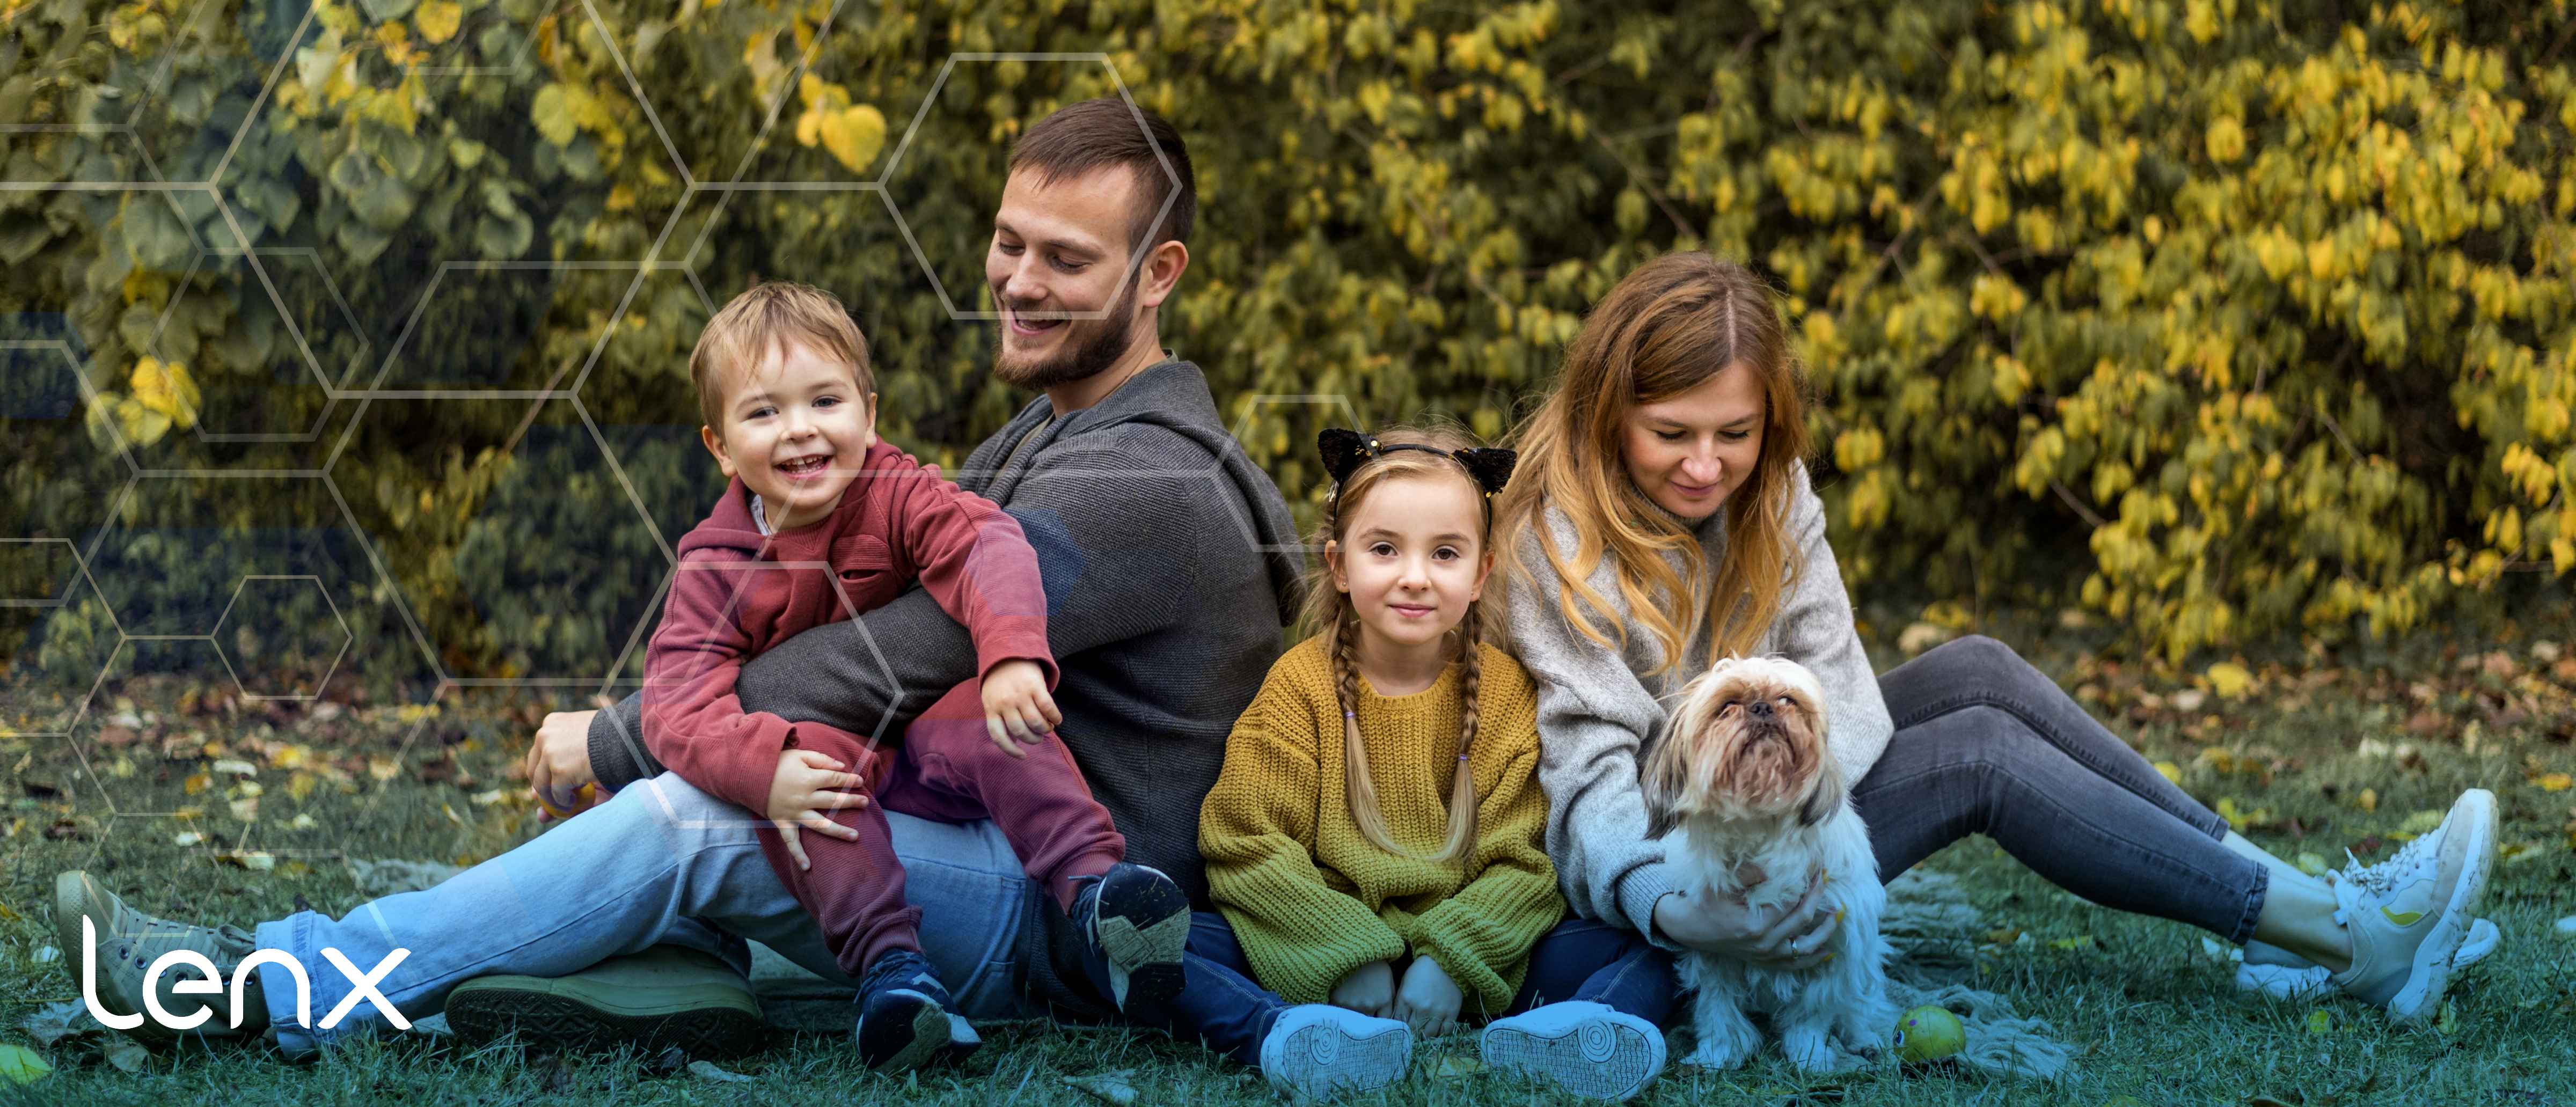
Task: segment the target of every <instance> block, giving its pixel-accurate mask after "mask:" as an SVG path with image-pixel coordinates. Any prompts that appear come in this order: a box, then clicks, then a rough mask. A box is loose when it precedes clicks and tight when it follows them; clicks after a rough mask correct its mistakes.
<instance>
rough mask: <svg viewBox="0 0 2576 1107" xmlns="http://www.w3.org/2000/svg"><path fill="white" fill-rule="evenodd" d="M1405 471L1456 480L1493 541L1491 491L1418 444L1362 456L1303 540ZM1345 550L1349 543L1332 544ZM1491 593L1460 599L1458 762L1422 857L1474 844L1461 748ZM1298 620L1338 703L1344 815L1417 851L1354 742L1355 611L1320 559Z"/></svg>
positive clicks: (1317, 537) (1365, 830) (1472, 807)
mask: <svg viewBox="0 0 2576 1107" xmlns="http://www.w3.org/2000/svg"><path fill="white" fill-rule="evenodd" d="M1371 437H1374V438H1376V439H1377V440H1378V441H1379V442H1380V443H1383V444H1385V445H1389V446H1393V445H1397V444H1412V445H1418V446H1431V447H1434V448H1437V449H1441V450H1461V449H1465V448H1467V447H1469V446H1473V445H1475V443H1473V442H1470V441H1468V440H1467V438H1466V436H1464V435H1461V434H1457V433H1455V432H1451V431H1445V430H1420V429H1416V428H1412V427H1390V428H1387V429H1385V430H1381V431H1378V432H1376V433H1375V434H1373V435H1372V436H1371ZM1407 477H1435V478H1446V479H1451V480H1457V481H1462V482H1464V483H1465V484H1466V486H1467V494H1468V495H1471V496H1474V497H1476V511H1477V515H1478V517H1479V518H1481V519H1482V520H1483V522H1484V531H1483V533H1482V534H1481V535H1479V537H1478V541H1479V542H1480V543H1482V544H1483V545H1484V547H1485V549H1484V550H1482V551H1479V552H1480V553H1481V552H1490V551H1491V550H1492V549H1493V530H1494V526H1493V523H1494V512H1493V503H1492V497H1489V496H1486V495H1485V494H1484V492H1483V490H1482V489H1480V488H1479V487H1478V486H1477V485H1476V482H1475V479H1474V478H1472V477H1470V476H1469V475H1468V474H1467V470H1466V467H1465V466H1463V465H1461V464H1459V463H1458V462H1456V461H1454V460H1451V459H1449V458H1444V457H1441V456H1439V455H1437V454H1429V453H1424V452H1422V451H1420V450H1389V451H1387V452H1385V453H1382V454H1379V455H1378V456H1376V457H1373V458H1371V459H1369V460H1368V461H1367V462H1364V463H1362V464H1361V465H1360V467H1359V468H1357V469H1353V470H1351V473H1350V475H1349V476H1348V477H1347V478H1345V479H1343V480H1342V481H1341V482H1339V483H1338V484H1336V485H1335V486H1334V487H1333V491H1332V494H1331V495H1329V496H1327V497H1325V499H1324V517H1323V521H1322V522H1321V523H1320V524H1319V525H1318V526H1317V527H1316V528H1315V533H1314V535H1313V536H1312V537H1311V538H1310V539H1309V540H1308V543H1307V544H1308V545H1310V546H1313V547H1315V548H1317V549H1321V548H1322V547H1323V545H1324V543H1326V542H1335V543H1339V542H1341V541H1342V531H1343V526H1342V524H1343V523H1344V521H1346V520H1349V519H1351V518H1354V517H1356V516H1357V515H1358V514H1359V508H1360V504H1361V503H1362V502H1364V501H1366V500H1367V499H1368V495H1369V492H1370V491H1371V490H1372V489H1375V488H1376V487H1378V486H1379V485H1382V484H1385V483H1386V482H1388V481H1393V480H1400V479H1403V478H1407ZM1338 552H1340V553H1341V554H1342V555H1343V556H1345V557H1347V556H1349V548H1348V547H1347V546H1346V545H1345V546H1341V547H1339V548H1338ZM1492 595H1493V591H1492V590H1491V589H1487V590H1486V591H1485V593H1484V595H1483V597H1480V598H1478V599H1477V600H1476V601H1475V602H1473V603H1470V604H1468V605H1467V615H1466V617H1465V618H1463V619H1461V620H1459V621H1458V626H1457V628H1456V633H1457V635H1458V661H1459V663H1460V664H1461V665H1463V666H1464V667H1465V671H1464V672H1462V673H1461V674H1460V676H1461V677H1462V678H1463V679H1462V680H1461V682H1460V687H1459V695H1460V698H1461V699H1463V700H1465V701H1466V709H1465V710H1464V711H1463V712H1461V713H1460V723H1459V727H1458V768H1457V771H1456V772H1455V774H1454V775H1452V776H1451V778H1450V782H1449V830H1448V835H1447V837H1446V838H1445V839H1444V840H1443V841H1442V842H1441V844H1440V850H1439V852H1438V853H1434V854H1431V855H1429V857H1428V858H1427V859H1428V860H1432V861H1437V862H1439V863H1441V864H1444V865H1445V864H1457V863H1460V862H1463V861H1465V860H1466V859H1467V855H1468V854H1469V853H1470V852H1471V851H1473V850H1474V849H1475V846H1476V777H1475V774H1474V773H1473V772H1471V771H1469V769H1468V766H1467V750H1468V748H1469V747H1470V746H1472V745H1473V744H1474V743H1475V741H1476V715H1477V707H1478V703H1477V694H1478V692H1479V691H1480V690H1481V686H1482V684H1483V683H1484V675H1485V673H1484V659H1483V657H1481V656H1480V651H1478V650H1477V648H1476V646H1477V643H1479V642H1481V641H1483V640H1484V636H1485V627H1486V626H1487V625H1488V624H1489V623H1490V622H1491V620H1490V619H1489V618H1487V614H1486V610H1485V609H1486V605H1487V604H1488V603H1489V602H1490V597H1491V596H1492ZM1304 622H1305V623H1306V625H1307V626H1309V627H1312V628H1314V630H1315V633H1317V634H1320V635H1322V636H1323V637H1324V656H1326V657H1327V658H1329V659H1331V661H1332V666H1333V693H1334V695H1335V697H1336V698H1337V699H1338V700H1339V702H1340V704H1341V709H1342V780H1343V783H1344V791H1345V792H1346V793H1347V795H1348V802H1349V805H1350V810H1351V822H1352V823H1353V824H1355V825H1357V826H1358V827H1359V830H1360V835H1361V836H1362V837H1364V838H1367V839H1368V840H1369V844H1371V845H1374V846H1376V847H1377V848H1379V849H1382V850H1385V851H1387V852H1388V853H1392V854H1395V855H1396V856H1399V857H1423V856H1424V855H1422V854H1418V853H1415V852H1414V851H1412V850H1409V849H1406V848H1404V847H1403V846H1400V845H1397V844H1396V842H1395V839H1394V837H1393V836H1391V835H1389V834H1388V833H1387V832H1386V816H1385V814H1384V813H1383V811H1382V810H1381V809H1380V808H1379V807H1378V802H1377V783H1376V782H1375V781H1373V780H1371V779H1370V778H1369V763H1368V747H1366V746H1365V745H1363V744H1361V742H1360V721H1359V683H1360V676H1359V669H1358V668H1357V667H1356V666H1354V665H1353V664H1352V662H1351V658H1352V656H1353V654H1354V653H1356V652H1357V650H1358V648H1359V633H1360V630H1359V627H1360V623H1359V619H1358V617H1357V616H1355V615H1353V614H1352V612H1351V598H1350V596H1349V595H1348V594H1346V593H1344V592H1343V591H1342V590H1341V589H1340V588H1339V587H1336V586H1335V585H1334V583H1333V571H1332V567H1331V566H1330V565H1326V566H1325V567H1323V568H1322V569H1321V570H1320V571H1318V572H1317V573H1316V574H1315V575H1314V576H1313V577H1312V578H1311V579H1310V580H1309V582H1308V587H1307V589H1306V612H1305V616H1304Z"/></svg>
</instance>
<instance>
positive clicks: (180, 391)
mask: <svg viewBox="0 0 2576 1107" xmlns="http://www.w3.org/2000/svg"><path fill="white" fill-rule="evenodd" d="M129 383H131V384H132V385H133V386H134V399H135V402H137V403H140V404H142V405H143V406H144V407H146V408H150V409H151V410H153V411H156V412H159V413H161V414H163V415H166V416H169V417H170V421H171V422H173V423H175V424H177V425H178V426H180V427H183V428H184V427H186V426H188V425H189V424H191V423H194V422H196V421H197V382H195V381H193V380H190V379H189V378H188V367H187V366H184V365H181V364H179V363H178V362H175V361H168V362H165V361H162V360H161V359H160V358H156V357H147V358H144V359H143V360H141V361H138V362H135V363H134V374H133V376H132V377H131V378H130V381H129Z"/></svg>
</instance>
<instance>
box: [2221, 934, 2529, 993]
mask: <svg viewBox="0 0 2576 1107" xmlns="http://www.w3.org/2000/svg"><path fill="white" fill-rule="evenodd" d="M2502 944H2504V934H2503V932H2501V931H2498V930H2497V929H2496V924H2494V923H2492V922H2489V921H2487V920H2485V919H2472V920H2470V921H2469V936H2468V938H2467V939H2466V940H2464V941H2462V942H2461V943H2460V951H2459V952H2458V953H2454V954H2452V955H2451V973H2452V975H2454V976H2456V975H2458V974H2459V973H2461V972H2462V971H2464V970H2466V969H2467V968H2468V967H2469V966H2471V965H2474V964H2477V963H2478V962H2480V961H2483V960H2486V956H2487V955H2488V954H2490V953H2494V952H2495V950H2496V947H2497V946H2499V945H2502ZM2236 986H2237V987H2238V988H2239V989H2241V990H2244V991H2248V992H2262V993H2264V994H2266V995H2269V996H2271V997H2273V998H2275V999H2287V1000H2294V1001H2306V1000H2313V999H2323V998H2325V996H2326V995H2327V994H2329V993H2331V992H2333V991H2334V972H2333V971H2332V970H2330V969H2328V968H2326V967H2325V966H2323V965H2320V964H2317V963H2316V962H2313V961H2310V960H2308V959H2307V958H2305V957H2301V956H2299V955H2298V954H2295V953H2292V952H2290V951H2288V950H2286V949H2282V948H2280V947H2278V946H2269V945H2265V944H2263V943H2261V942H2247V943H2245V963H2244V964H2241V965H2238V966H2236Z"/></svg>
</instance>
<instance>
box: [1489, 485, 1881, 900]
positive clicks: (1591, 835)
mask: <svg viewBox="0 0 2576 1107" xmlns="http://www.w3.org/2000/svg"><path fill="white" fill-rule="evenodd" d="M1797 482H1798V486H1797V491H1796V493H1795V494H1794V496H1793V497H1792V499H1791V506H1790V510H1789V526H1788V533H1789V535H1790V536H1791V538H1792V539H1793V540H1794V541H1796V543H1797V546H1798V555H1799V556H1797V557H1796V558H1794V559H1793V560H1792V564H1793V565H1794V566H1795V567H1796V571H1797V577H1796V579H1795V581H1793V582H1792V583H1791V584H1790V586H1789V589H1788V592H1787V594H1786V595H1785V596H1784V597H1783V599H1782V601H1781V606H1780V612H1779V614H1778V616H1776V617H1775V618H1774V619H1773V620H1772V623H1771V627H1770V629H1768V630H1766V631H1764V632H1763V635H1762V639H1761V641H1760V642H1759V643H1758V644H1757V645H1756V647H1755V652H1756V653H1761V654H1779V655H1782V656H1785V657H1788V658H1789V659H1791V660H1793V661H1796V662H1798V663H1799V664H1802V665H1805V666H1806V667H1807V668H1808V669H1810V670H1813V671H1814V672H1815V674H1816V679H1817V680H1818V681H1820V682H1821V683H1822V684H1823V685H1824V689H1825V710H1826V714H1827V722H1826V726H1827V733H1826V746H1827V748H1828V749H1829V750H1830V751H1831V752H1832V753H1833V756H1834V760H1835V761H1836V762H1837V763H1838V764H1840V766H1841V767H1842V771H1843V780H1844V781H1845V782H1846V783H1849V784H1858V783H1859V782H1860V779H1861V777H1862V776H1863V775H1864V774H1866V773H1868V772H1869V768H1870V766H1871V765H1873V764H1875V763H1877V761H1878V755H1879V752H1880V751H1882V750H1884V749H1886V748H1887V740H1888V736H1889V735H1890V734H1891V733H1893V732H1894V730H1895V726H1894V724H1893V723H1891V722H1890V721H1889V719H1888V715H1887V704H1886V702H1885V701H1883V700H1881V699H1880V698H1879V693H1878V678H1877V676H1876V675H1874V674H1873V673H1872V672H1871V671H1870V667H1869V657H1868V655H1867V654H1866V653H1864V652H1863V651H1862V650H1861V645H1860V635H1859V634H1858V633H1857V632H1856V631H1854V630H1853V629H1852V610H1851V601H1850V599H1849V598H1848V597H1846V596H1845V595H1844V594H1843V581H1842V576H1841V574H1840V573H1839V572H1838V571H1837V570H1836V569H1835V568H1834V552H1833V550H1832V549H1831V548H1829V547H1828V546H1827V545H1826V543H1825V507H1824V502H1823V501H1821V500H1819V499H1817V498H1816V493H1815V490H1814V489H1813V488H1812V487H1811V486H1810V484H1809V481H1808V477H1807V473H1806V469H1805V467H1804V466H1801V467H1799V470H1798V476H1797ZM1545 518H1546V521H1547V526H1548V529H1549V531H1550V532H1551V533H1552V534H1553V535H1554V536H1555V541H1556V544H1557V549H1558V550H1559V551H1560V552H1562V553H1565V554H1567V555H1571V554H1572V553H1573V552H1574V548H1575V545H1574V543H1575V535H1574V527H1573V524H1572V523H1571V522H1570V521H1569V520H1568V519H1567V517H1566V516H1565V514H1564V513H1563V512H1561V511H1559V510H1558V509H1557V508H1556V507H1554V506H1552V505H1551V506H1549V507H1548V508H1547V509H1546V512H1545ZM1693 533H1695V534H1696V535H1697V536H1698V538H1699V543H1700V549H1701V550H1702V551H1703V552H1704V553H1705V555H1706V557H1707V564H1708V565H1709V566H1711V567H1712V568H1714V566H1716V565H1718V564H1719V563H1720V562H1721V561H1722V560H1723V559H1724V557H1725V556H1726V521H1725V512H1723V511H1721V512H1718V513H1716V514H1714V515H1711V516H1710V517H1709V518H1708V519H1707V520H1706V521H1704V522H1702V523H1700V524H1699V525H1698V526H1697V527H1695V528H1694V530H1693ZM1539 541H1540V539H1539V538H1538V536H1537V534H1536V533H1535V532H1534V531H1533V532H1525V533H1524V534H1522V536H1521V539H1520V542H1521V544H1520V548H1519V553H1520V556H1521V562H1522V564H1524V565H1526V566H1529V567H1530V568H1531V569H1532V570H1533V573H1534V575H1535V576H1536V577H1537V580H1536V581H1535V583H1533V582H1532V581H1531V580H1529V579H1525V578H1523V577H1522V576H1521V575H1520V574H1517V573H1514V574H1509V575H1508V579H1506V580H1505V581H1504V584H1503V587H1504V604H1505V606H1506V610H1507V615H1506V619H1507V625H1508V627H1509V630H1510V637H1511V647H1512V651H1513V652H1514V653H1516V654H1518V655H1519V657H1520V659H1521V664H1522V665H1523V666H1524V667H1526V668H1528V669H1529V671H1530V675H1531V676H1532V677H1534V678H1536V680H1537V683H1538V733H1539V784H1540V785H1541V786H1542V787H1543V788H1544V789H1546V791H1547V799H1548V813H1547V853H1548V857H1549V858H1550V859H1551V860H1553V861H1554V862H1555V863H1556V873H1557V882H1558V884H1559V885H1561V886H1562V887H1563V888H1564V890H1565V900H1566V903H1567V904H1568V905H1570V906H1572V907H1573V909H1574V911H1575V913H1576V914H1578V915H1582V916H1584V917H1585V918H1593V919H1601V920H1603V921H1606V922H1611V923H1615V924H1618V925H1621V926H1626V927H1631V928H1634V929H1635V930H1636V931H1637V932H1638V933H1640V934H1643V935H1645V936H1646V937H1647V940H1649V941H1651V942H1653V943H1655V944H1656V945H1658V946H1662V947H1664V948H1666V949H1678V948H1680V947H1678V946H1676V945H1674V944H1673V943H1672V942H1671V940H1669V939H1667V938H1665V937H1663V936H1662V935H1661V934H1658V933H1656V931H1655V928H1654V910H1655V901H1656V900H1658V899H1660V898H1662V897H1663V894H1664V893H1665V892H1669V891H1672V890H1674V883H1673V881H1671V880H1669V879H1668V878H1667V877H1666V875H1665V873H1664V846H1663V843H1662V842H1660V841H1648V840H1647V839H1646V805H1645V799H1644V797H1643V795H1641V794H1640V792H1639V790H1638V786H1637V766H1638V764H1639V762H1640V760H1641V758H1642V757H1643V755H1644V751H1645V750H1647V749H1648V748H1649V745H1650V743H1652V742H1654V741H1655V740H1657V739H1659V738H1660V737H1661V736H1662V733H1663V727H1664V719H1665V715H1666V710H1667V708H1668V707H1672V706H1677V705H1678V703H1679V697H1680V692H1681V689H1682V686H1683V685H1684V684H1687V683H1689V682H1690V679H1691V678H1692V677H1695V676H1697V675H1699V674H1700V673H1702V672H1706V671H1707V669H1708V665H1709V657H1708V635H1707V633H1706V630H1705V628H1704V627H1703V626H1701V625H1700V623H1701V622H1703V621H1704V620H1702V619H1694V620H1692V621H1691V623H1690V624H1688V625H1690V626H1691V627H1692V628H1693V630H1692V633H1691V635H1690V636H1689V637H1688V638H1687V639H1686V641H1687V642H1688V643H1689V646H1688V649H1687V651H1686V652H1685V653H1684V654H1683V663H1682V664H1681V665H1679V666H1676V667H1675V668H1673V669H1672V670H1671V671H1669V672H1666V673H1664V674H1663V675H1662V676H1659V677H1654V678H1651V679H1650V678H1648V677H1646V676H1645V675H1644V674H1646V673H1649V672H1652V671H1653V670H1654V669H1655V667H1656V666H1657V665H1659V664H1661V663H1662V661H1663V659H1664V651H1663V647H1662V646H1661V645H1660V644H1659V643H1658V642H1657V641H1656V639H1655V636H1654V635H1653V634H1652V633H1651V632H1649V631H1647V630H1646V629H1645V628H1644V627H1643V626H1642V625H1639V624H1636V623H1634V622H1629V621H1628V619H1627V608H1626V605H1625V604H1624V603H1623V602H1622V601H1621V598H1620V595H1619V587H1618V583H1617V581H1616V580H1615V579H1614V577H1613V573H1614V572H1615V566H1614V564H1613V559H1612V557H1611V556H1610V555H1607V554H1605V555H1604V556H1603V558H1602V561H1601V564H1600V565H1599V566H1597V567H1596V568H1595V569H1594V571H1593V573H1592V577H1591V581H1590V583H1591V585H1592V587H1593V589H1594V590H1596V591H1597V592H1599V593H1600V594H1601V596H1602V597H1603V598H1604V599H1606V600H1608V601H1609V602H1610V604H1611V605H1612V608H1613V610H1615V611H1618V612H1619V613H1620V618H1621V621H1622V622H1623V623H1624V624H1625V625H1626V626H1627V628H1628V635H1627V639H1628V641H1627V648H1626V649H1625V650H1624V651H1620V650H1614V649H1612V648H1609V647H1605V646H1602V645H1601V644H1599V643H1596V642H1594V641H1593V640H1591V639H1590V638H1586V637H1584V635H1583V633H1582V632H1581V631H1579V630H1577V629H1575V628H1574V627H1573V626H1572V625H1570V624H1568V623H1567V622H1566V620H1565V617H1564V615H1563V614H1562V612H1561V611H1560V609H1559V607H1558V606H1557V598H1558V595H1559V593H1560V591H1561V588H1562V586H1561V583H1560V582H1559V580H1558V579H1557V578H1556V576H1555V574H1554V572H1553V571H1552V570H1551V569H1550V568H1549V566H1548V560H1547V553H1546V551H1545V550H1542V549H1540V548H1539ZM1664 556H1665V559H1666V560H1667V561H1669V562H1671V563H1672V565H1673V568H1674V569H1675V571H1677V572H1678V571H1680V569H1681V568H1682V560H1681V554H1680V553H1679V552H1678V551H1675V552H1672V553H1668V554H1666V555H1664ZM1697 587H1698V589H1699V592H1698V594H1697V595H1696V596H1695V597H1694V598H1693V603H1692V610H1695V611H1704V610H1705V608H1706V600H1705V597H1706V594H1707V592H1706V589H1707V584H1706V583H1705V582H1701V583H1700V584H1698V585H1697ZM1576 610H1578V611H1583V610H1585V608H1584V607H1583V605H1582V604H1581V602H1580V601H1577V606H1576Z"/></svg>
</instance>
